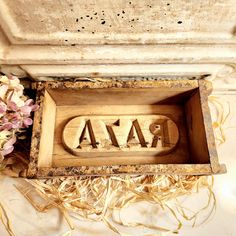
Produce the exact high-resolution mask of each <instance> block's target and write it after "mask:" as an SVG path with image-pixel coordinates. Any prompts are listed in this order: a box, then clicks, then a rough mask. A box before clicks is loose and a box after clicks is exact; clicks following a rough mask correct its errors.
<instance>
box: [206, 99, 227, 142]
mask: <svg viewBox="0 0 236 236" xmlns="http://www.w3.org/2000/svg"><path fill="white" fill-rule="evenodd" d="M208 101H209V105H210V106H211V107H212V108H213V109H214V112H215V113H216V115H215V116H213V118H214V117H215V119H214V120H213V122H212V126H213V129H214V134H215V140H216V142H217V145H218V146H220V145H221V144H223V143H224V142H225V141H226V137H225V132H224V125H225V122H226V120H227V119H228V118H229V116H230V114H231V111H230V105H229V102H228V101H225V102H224V103H223V102H222V98H221V99H220V98H218V97H216V96H209V98H208ZM224 104H227V106H225V105H224Z"/></svg>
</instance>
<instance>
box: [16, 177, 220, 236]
mask: <svg viewBox="0 0 236 236" xmlns="http://www.w3.org/2000/svg"><path fill="white" fill-rule="evenodd" d="M27 182H28V183H30V185H31V186H28V187H27V188H22V187H18V186H17V189H18V190H19V191H20V192H21V193H22V194H23V195H24V196H25V197H26V199H27V200H28V201H29V202H30V203H31V204H32V205H33V206H34V208H35V209H36V210H37V211H40V212H47V211H48V210H49V209H51V208H57V209H58V210H59V211H60V212H61V213H62V214H63V215H64V217H65V219H66V221H67V223H68V225H69V226H70V229H71V230H74V229H75V227H74V224H73V221H72V219H73V218H77V219H86V220H92V221H97V222H100V221H101V222H104V224H105V225H107V226H108V227H109V228H110V229H111V230H112V231H114V232H115V233H117V234H119V235H122V236H124V235H127V234H124V233H122V232H120V230H119V229H118V228H117V227H116V226H117V225H120V226H125V227H140V226H141V227H145V228H148V229H152V230H156V231H158V232H173V233H178V231H179V230H180V229H181V227H182V225H183V220H185V221H191V222H192V225H193V226H194V225H195V224H196V221H197V218H198V215H199V214H200V213H201V212H203V211H206V210H208V211H209V212H210V213H212V212H213V211H214V209H215V205H216V201H215V196H214V193H213V191H212V182H211V183H210V182H209V181H208V180H207V177H204V176H202V177H199V176H166V177H163V176H147V175H141V176H136V177H131V176H125V177H86V178H85V177H79V178H72V177H68V178H57V179H50V180H27ZM32 187H33V188H32ZM202 187H204V188H206V189H207V190H208V201H207V203H206V204H205V206H203V207H202V208H201V209H200V210H199V211H197V212H195V213H192V212H191V214H190V213H189V212H190V211H188V210H186V209H185V208H184V207H183V206H182V205H181V204H180V201H179V197H181V196H183V195H190V194H191V193H194V192H195V193H197V192H198V191H199V188H202ZM33 190H35V192H33ZM35 193H37V194H38V195H39V196H40V197H41V199H40V202H41V200H44V202H43V203H42V202H41V203H39V202H36V200H35V198H34V197H33V195H34V194H35ZM138 202H149V203H151V204H155V205H158V206H159V207H160V208H162V209H163V210H166V211H167V212H169V213H170V215H171V216H172V217H173V219H175V220H176V222H177V226H176V227H175V228H174V229H170V228H166V227H163V226H157V225H149V224H145V223H141V222H127V221H126V220H125V219H122V217H121V212H122V210H123V209H125V208H127V207H129V206H130V205H133V204H135V203H138ZM116 211H118V212H119V219H118V220H117V219H115V217H114V212H116ZM187 212H188V213H187ZM210 215H211V214H208V216H207V217H206V219H208V218H209V217H210ZM206 219H205V220H206Z"/></svg>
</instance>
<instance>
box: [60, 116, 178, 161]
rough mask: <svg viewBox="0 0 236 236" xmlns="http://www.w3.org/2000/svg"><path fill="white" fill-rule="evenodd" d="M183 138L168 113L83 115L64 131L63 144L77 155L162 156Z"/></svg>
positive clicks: (73, 120)
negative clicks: (180, 137) (145, 154)
mask: <svg viewBox="0 0 236 236" xmlns="http://www.w3.org/2000/svg"><path fill="white" fill-rule="evenodd" d="M178 140H179V133H178V127H177V126H176V124H175V123H174V122H173V121H172V120H171V119H170V118H168V117H167V116H162V115H136V116H122V115H120V116H79V117H76V118H74V119H72V120H70V121H69V122H68V123H67V124H66V126H65V128H64V130H63V143H64V146H65V148H66V149H67V150H69V151H70V152H71V153H72V154H73V155H77V156H81V157H92V156H94V157H96V156H98V155H99V156H101V157H103V156H108V155H110V157H114V155H120V154H121V153H122V155H131V154H132V152H135V154H136V155H143V152H144V151H145V152H147V154H148V153H149V152H151V153H152V155H154V154H155V155H161V154H166V153H168V152H170V151H171V150H172V149H173V148H174V147H175V146H176V144H177V142H178Z"/></svg>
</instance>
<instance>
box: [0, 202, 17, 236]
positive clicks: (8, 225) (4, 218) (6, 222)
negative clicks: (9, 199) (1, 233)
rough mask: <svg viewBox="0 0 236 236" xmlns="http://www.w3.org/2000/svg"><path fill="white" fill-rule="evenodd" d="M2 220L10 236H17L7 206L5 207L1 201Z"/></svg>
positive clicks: (0, 219) (0, 214)
mask: <svg viewBox="0 0 236 236" xmlns="http://www.w3.org/2000/svg"><path fill="white" fill-rule="evenodd" d="M0 221H1V222H2V223H3V225H4V227H5V229H6V231H7V232H8V234H9V235H10V236H15V234H14V232H13V230H12V227H11V222H10V219H9V217H8V215H7V212H6V210H5V208H4V207H3V204H1V203H0Z"/></svg>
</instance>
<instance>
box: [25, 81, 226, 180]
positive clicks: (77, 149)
mask: <svg viewBox="0 0 236 236" xmlns="http://www.w3.org/2000/svg"><path fill="white" fill-rule="evenodd" d="M35 86H36V88H37V103H38V104H39V105H40V109H39V110H38V111H37V112H36V113H35V117H34V127H33V134H32V145H31V163H30V167H29V170H28V177H49V176H65V175H110V174H173V173H175V174H194V175H202V174H204V175H205V174H213V173H221V172H224V166H221V165H219V163H218V159H217V152H216V147H215V141H214V135H213V130H212V126H211V117H210V113H209V108H208V104H207V99H208V94H209V92H210V91H211V86H210V83H209V82H207V81H204V80H176V81H175V80H160V81H158V80H156V81H140V80H130V81H123V80H116V81H107V82H95V83H94V82H39V83H37V84H36V85H35ZM135 122H137V123H135ZM101 123H102V124H104V126H102V125H101ZM153 125H154V126H153ZM102 127H104V129H103V128H102ZM109 128H110V130H109ZM102 129H103V130H102ZM153 129H154V130H153ZM155 130H156V131H155ZM155 132H156V133H155ZM156 134H157V135H156ZM156 137H157V139H156Z"/></svg>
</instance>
